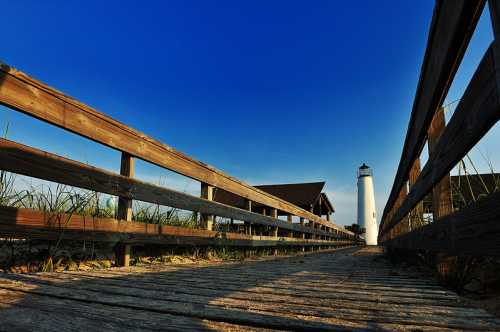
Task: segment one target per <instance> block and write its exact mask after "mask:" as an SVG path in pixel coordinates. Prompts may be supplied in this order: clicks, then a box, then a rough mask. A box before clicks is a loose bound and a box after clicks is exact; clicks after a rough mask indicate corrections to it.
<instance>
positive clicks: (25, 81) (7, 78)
mask: <svg viewBox="0 0 500 332" xmlns="http://www.w3.org/2000/svg"><path fill="white" fill-rule="evenodd" d="M0 104H2V105H5V106H7V107H10V108H13V109H15V110H18V111H20V112H23V113H25V114H28V115H30V116H33V117H35V118H37V119H40V120H42V121H45V122H48V123H51V124H53V125H56V126H58V127H61V128H63V129H66V130H68V131H71V132H74V133H76V134H78V135H81V136H83V137H87V138H89V139H91V140H94V141H96V142H98V143H101V144H104V145H107V146H109V147H111V148H115V149H117V150H120V151H122V152H126V153H128V154H130V155H131V156H134V157H137V158H141V159H143V160H145V161H148V162H151V163H153V164H156V165H158V166H160V167H164V168H167V169H169V170H172V171H174V172H177V173H179V174H182V175H185V176H188V177H190V178H193V179H195V180H198V181H201V182H203V183H207V184H210V185H212V186H214V187H217V188H222V189H224V190H227V191H229V192H232V193H234V194H236V195H239V196H242V197H244V198H247V199H250V200H252V201H255V202H258V203H261V204H264V205H266V206H269V207H274V208H277V209H279V210H281V211H286V212H288V213H291V214H293V215H296V216H301V217H305V218H307V219H311V220H314V221H316V222H318V223H320V224H322V225H325V226H327V227H331V228H335V229H338V230H339V231H341V232H343V233H346V234H350V232H348V231H346V230H343V229H342V228H340V227H338V226H336V225H334V224H333V223H330V222H328V221H326V220H324V219H322V218H320V217H318V216H316V215H314V214H312V213H310V212H308V211H305V210H303V209H301V208H299V207H297V206H295V205H293V204H291V203H289V202H287V201H285V200H283V199H280V198H278V197H275V196H272V195H271V194H269V193H266V192H264V191H262V190H259V189H257V188H255V187H253V186H251V185H249V184H247V183H245V182H242V181H240V180H237V179H235V178H233V177H231V176H229V175H227V174H225V173H223V172H222V171H220V170H217V169H215V168H214V167H212V166H209V165H207V164H204V163H202V162H199V161H197V160H194V159H192V158H190V157H188V156H186V155H184V154H182V153H180V152H179V151H176V150H175V149H173V148H172V147H170V146H168V145H165V144H163V143H161V142H159V141H157V140H154V139H152V138H151V137H148V136H146V135H145V134H143V133H141V132H139V131H136V130H134V129H132V128H130V127H127V126H125V125H124V124H122V123H120V122H118V121H116V120H114V119H112V118H110V117H108V116H106V115H105V114H103V113H100V112H98V111H96V110H94V109H93V108H91V107H89V106H87V105H84V104H83V103H81V102H79V101H77V100H75V99H73V98H71V97H69V96H67V95H64V94H63V93H61V92H59V91H57V90H55V89H53V88H51V87H49V86H47V85H45V84H43V83H41V82H39V81H37V80H35V79H34V78H32V77H30V76H28V75H26V74H25V73H22V72H20V71H17V70H15V69H14V68H11V67H9V66H7V65H5V64H0Z"/></svg>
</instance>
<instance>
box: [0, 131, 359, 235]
mask: <svg viewBox="0 0 500 332" xmlns="http://www.w3.org/2000/svg"><path fill="white" fill-rule="evenodd" d="M0 169H3V170H7V171H11V172H15V173H18V174H23V175H28V176H32V177H36V178H40V179H44V180H48V181H54V182H58V183H62V184H66V185H71V186H75V187H79V188H84V189H89V190H95V191H97V192H102V193H106V194H110V195H115V196H119V197H123V198H127V199H137V200H140V201H144V202H149V203H154V204H160V205H166V206H170V207H175V208H179V209H182V210H189V211H196V212H201V213H205V214H208V215H217V216H221V217H226V218H232V219H235V220H244V221H248V222H252V223H255V224H262V225H266V226H274V227H276V226H279V227H280V228H283V229H289V230H294V231H296V232H305V233H311V234H323V232H322V231H319V230H316V229H312V228H309V227H304V226H301V225H297V224H290V223H287V222H285V221H282V220H279V219H277V218H272V217H267V216H263V215H260V214H257V213H254V212H249V211H246V210H243V209H238V208H234V207H231V206H227V205H224V204H221V203H218V202H214V201H210V200H207V199H203V198H200V197H195V196H192V195H189V194H185V193H182V192H178V191H175V190H171V189H167V188H164V187H160V186H156V185H152V184H148V183H144V182H141V181H139V180H136V179H133V178H130V177H126V176H121V175H118V174H114V173H111V172H108V171H105V170H102V169H98V168H96V167H92V166H88V165H86V164H83V163H80V162H77V161H73V160H70V159H67V158H63V157H60V156H57V155H54V154H51V153H48V152H44V151H40V150H38V149H35V148H31V147H28V146H25V145H22V144H18V143H15V142H12V141H9V140H6V139H0ZM346 235H348V234H346ZM348 236H350V235H348Z"/></svg>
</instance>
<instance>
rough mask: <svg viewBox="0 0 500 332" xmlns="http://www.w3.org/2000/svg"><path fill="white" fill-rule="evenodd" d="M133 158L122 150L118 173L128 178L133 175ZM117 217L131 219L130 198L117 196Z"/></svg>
mask: <svg viewBox="0 0 500 332" xmlns="http://www.w3.org/2000/svg"><path fill="white" fill-rule="evenodd" d="M134 169H135V167H134V158H133V157H132V156H131V155H129V154H128V153H126V152H122V158H121V165H120V175H123V176H127V177H129V178H133V177H134ZM117 218H118V219H122V220H127V221H130V220H132V200H131V199H128V198H124V197H119V198H118V214H117Z"/></svg>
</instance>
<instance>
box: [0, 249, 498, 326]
mask: <svg viewBox="0 0 500 332" xmlns="http://www.w3.org/2000/svg"><path fill="white" fill-rule="evenodd" d="M370 250H372V249H370ZM358 252H361V253H363V252H366V250H365V249H363V250H361V251H355V250H353V249H349V250H339V251H337V252H335V253H332V254H327V255H324V254H321V255H311V256H309V257H310V259H308V260H306V261H305V263H304V264H297V262H298V259H295V258H289V259H276V260H273V261H271V260H264V261H258V262H255V263H254V262H252V263H243V264H241V263H239V264H238V263H231V264H226V263H223V264H215V265H214V264H213V263H212V264H207V265H206V266H201V267H200V266H196V265H193V266H173V267H172V266H157V265H153V266H144V267H133V268H128V269H125V268H120V269H113V270H111V271H109V270H104V271H94V272H85V276H82V275H80V274H79V273H77V272H72V273H64V274H55V273H42V274H36V275H5V276H4V277H3V278H0V294H4V293H2V292H6V291H7V292H10V293H9V294H13V293H22V292H24V294H25V297H26V299H25V300H21V301H19V300H17V303H18V306H19V307H21V308H27V309H32V310H36V309H37V306H41V305H42V304H45V303H47V307H46V308H44V310H46V311H47V313H48V314H47V319H48V320H50V319H51V316H50V312H55V313H57V314H59V313H60V310H58V309H57V306H58V305H60V304H56V303H54V302H51V298H54V297H57V301H65V302H64V304H67V306H68V310H75V309H77V308H79V305H80V303H81V305H85V306H88V307H90V309H89V310H86V312H85V314H84V315H83V316H84V318H86V317H87V316H85V315H88V312H91V311H92V310H96V306H99V308H102V310H101V313H100V315H105V314H106V313H107V314H108V315H107V318H105V319H104V321H105V322H106V321H109V322H111V323H120V324H127V323H129V322H128V321H127V319H126V317H125V316H124V312H122V310H138V311H141V312H144V313H145V314H147V313H148V312H154V313H165V315H166V317H167V318H166V319H167V320H168V319H170V316H174V317H175V316H179V317H180V318H185V319H193V322H194V323H195V324H196V321H194V318H197V319H202V318H210V319H211V320H218V321H224V322H229V323H231V324H234V323H235V320H238V324H240V325H241V324H245V325H249V326H251V327H252V326H253V327H266V326H267V324H268V323H271V324H274V325H273V326H275V327H276V328H281V329H290V330H312V329H314V330H317V329H320V330H322V329H325V330H326V329H333V330H339V329H353V328H365V329H366V328H373V326H374V325H373V324H376V326H377V328H379V329H390V330H394V329H396V330H407V329H410V330H414V329H421V330H425V331H427V330H433V329H448V328H454V329H461V330H463V329H467V330H496V329H498V327H499V326H500V325H499V323H498V320H496V319H495V318H493V317H492V316H491V315H488V314H487V313H485V312H484V311H482V310H479V309H475V308H470V307H465V306H463V305H461V304H460V303H459V301H457V300H455V301H456V303H457V304H456V305H448V302H449V300H450V299H454V298H456V296H455V295H454V294H452V296H444V297H441V298H440V297H439V296H436V297H435V298H432V297H429V298H426V299H425V302H422V301H417V302H415V301H412V302H408V303H406V304H404V302H406V301H405V299H404V298H403V301H402V302H403V303H392V300H391V299H390V298H391V296H390V295H389V296H388V294H389V293H390V292H392V291H391V290H389V291H387V290H385V289H379V290H374V289H371V290H369V291H368V289H366V291H367V292H366V293H364V291H363V292H357V290H356V289H355V288H354V289H350V290H349V289H345V291H346V294H347V295H349V294H350V295H351V297H352V299H351V300H342V299H338V298H334V297H333V298H332V299H324V298H318V296H321V295H323V294H324V293H332V294H335V292H337V291H338V290H340V288H341V287H342V282H343V281H345V277H350V276H358V275H359V277H360V278H361V279H359V281H358V282H360V286H363V284H362V280H363V279H364V277H365V276H367V275H368V273H367V272H368V271H370V270H371V271H372V274H374V275H375V276H376V277H380V281H379V283H380V285H384V282H383V279H384V278H385V277H386V276H387V274H388V272H387V266H386V264H381V263H380V260H373V259H372V257H370V256H367V255H366V254H362V256H356V254H357V253H358ZM332 255H334V256H335V257H336V260H335V262H336V264H332ZM273 263H274V264H273ZM272 266H275V267H276V271H274V275H273V274H272V272H273V270H272ZM337 267H338V268H337ZM163 269H167V270H169V271H162V270H163ZM338 269H339V270H338ZM190 271H191V272H192V273H193V274H194V275H197V278H199V279H197V280H196V283H194V281H193V282H186V280H185V275H188V274H189V272H190ZM210 271H212V272H210ZM260 271H266V273H265V275H262V276H261V279H260V280H259V279H257V278H255V279H254V278H251V280H246V279H245V276H246V275H247V274H248V273H251V274H252V275H254V276H255V277H257V276H258V273H259V272H260ZM110 272H112V274H111V276H109V275H108V274H110ZM335 272H338V273H337V274H338V277H339V279H337V277H335V276H333V274H334V273H335ZM224 273H225V275H226V276H237V277H239V278H240V280H239V281H238V282H237V283H236V284H234V285H233V286H230V287H229V286H228V285H226V284H225V283H224V281H223V280H221V279H220V278H222V277H223V276H224ZM290 273H292V274H293V276H297V275H299V274H300V276H303V277H309V278H310V279H315V278H316V276H317V275H319V276H323V277H324V278H325V279H327V278H328V277H329V276H330V279H331V280H337V282H340V284H339V287H337V288H336V287H335V286H331V287H330V290H329V291H323V289H321V288H319V287H318V288H317V289H316V290H315V291H313V290H311V291H309V292H303V291H302V290H300V289H297V287H298V286H301V282H295V283H290V284H289V285H288V288H285V287H282V291H286V292H285V293H286V294H285V295H281V294H279V293H274V292H273V291H272V290H273V289H274V287H272V286H269V283H270V282H276V281H280V280H282V279H283V277H286V278H287V277H288V276H290ZM217 274H220V278H214V275H217ZM342 275H343V276H344V278H342V277H341V276H342ZM167 276H169V277H167ZM390 278H392V277H390ZM393 278H394V279H401V277H396V276H393ZM167 279H170V280H171V281H172V282H166V280H167ZM202 280H205V281H204V282H203V281H202ZM355 280H356V279H355ZM412 280H413V281H414V282H415V283H417V280H416V279H412ZM200 281H201V282H200ZM318 285H319V284H318ZM203 286H207V288H204V287H203ZM343 292H344V291H340V292H338V294H337V296H344V295H342V294H343ZM415 294H418V293H415ZM32 298H34V299H35V301H32V300H31V299H32ZM40 299H43V301H41V300H40ZM407 299H409V298H407ZM370 300H373V301H371V302H370ZM422 300H423V299H422ZM3 302H6V303H9V304H10V302H9V301H3V300H2V299H1V298H0V308H1V303H3ZM412 303H413V304H412ZM416 303H419V304H420V305H419V306H415V304H416ZM106 307H109V308H113V310H117V311H118V312H117V315H116V316H115V315H113V314H112V313H113V310H108V311H106V309H105V308H106ZM82 309H83V308H82ZM49 310H50V312H49ZM102 311H104V312H102ZM62 312H66V311H64V309H63V310H62ZM172 314H174V315H172ZM0 317H1V310H0ZM39 317H40V316H39ZM114 317H116V319H114ZM142 317H144V316H143V315H142V314H141V315H140V316H139V319H138V322H136V324H142ZM151 320H152V322H150V324H153V322H155V321H156V322H157V323H158V327H161V326H163V325H164V324H165V322H162V321H158V320H157V318H156V316H154V315H152V318H151ZM285 320H288V321H286V322H285ZM54 321H55V322H57V319H54ZM177 322H178V323H177V324H189V323H190V321H182V320H181V321H177ZM283 323H284V324H285V325H282V326H281V327H278V324H283ZM175 324H176V321H175V320H174V326H175V327H177V325H175ZM312 324H314V325H312ZM139 326H140V325H139ZM148 326H151V325H146V326H145V327H148ZM134 327H135V325H134V326H132V328H134ZM237 328H239V325H237ZM218 329H221V327H220V326H219V327H218ZM228 329H229V328H228Z"/></svg>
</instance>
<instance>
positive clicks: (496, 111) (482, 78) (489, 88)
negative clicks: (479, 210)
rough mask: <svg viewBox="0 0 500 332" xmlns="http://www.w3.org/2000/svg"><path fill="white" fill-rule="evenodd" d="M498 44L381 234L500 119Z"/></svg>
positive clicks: (475, 77) (478, 72)
mask: <svg viewBox="0 0 500 332" xmlns="http://www.w3.org/2000/svg"><path fill="white" fill-rule="evenodd" d="M496 47H497V45H496V44H495V43H493V44H492V45H491V46H490V48H489V49H488V50H487V52H486V53H485V55H484V57H483V59H482V60H481V63H480V65H479V67H478V68H477V70H476V72H475V73H474V75H473V77H472V79H471V81H470V83H469V85H468V86H467V89H466V90H465V93H464V95H463V97H462V99H461V100H460V102H459V104H458V106H457V108H456V110H455V113H454V114H453V117H452V118H451V119H450V122H449V123H448V125H447V126H446V128H445V130H444V132H443V134H442V135H441V138H440V139H439V141H438V142H437V144H436V146H435V148H434V152H433V154H432V155H431V156H429V160H428V161H427V163H426V165H425V167H424V168H423V170H422V172H421V174H420V176H419V177H418V179H417V181H416V183H415V184H414V186H413V187H412V190H411V191H410V193H409V194H408V197H407V199H406V200H405V201H404V203H403V205H402V206H401V207H400V208H399V209H398V211H397V212H396V213H395V215H394V217H393V218H392V220H390V221H388V224H387V225H385V227H384V229H383V230H382V233H381V235H384V234H386V233H387V232H388V231H389V230H390V229H392V227H394V225H396V224H397V223H398V222H399V221H400V220H401V219H402V218H403V217H404V216H406V215H407V214H408V213H409V212H410V211H411V209H413V208H414V207H415V206H416V205H417V204H418V203H419V202H420V201H421V200H422V199H423V198H424V196H425V195H426V194H427V193H429V192H430V191H431V190H432V188H433V187H434V186H435V185H436V184H437V183H438V182H439V181H440V180H441V179H442V178H443V177H444V176H445V175H446V174H447V173H449V172H450V171H451V169H452V168H453V167H454V166H455V165H456V164H457V163H458V162H459V161H460V160H461V159H462V158H463V157H464V156H465V155H466V154H467V153H468V152H469V151H470V149H472V148H473V147H474V145H475V144H476V143H477V142H479V140H480V139H481V138H482V137H483V136H484V135H485V134H486V133H487V132H488V131H489V130H490V129H491V127H493V126H494V125H495V123H497V122H498V120H499V119H500V101H499V94H498V91H499V89H498V87H497V80H496V70H495V68H496V66H495V52H494V50H495V49H496Z"/></svg>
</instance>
